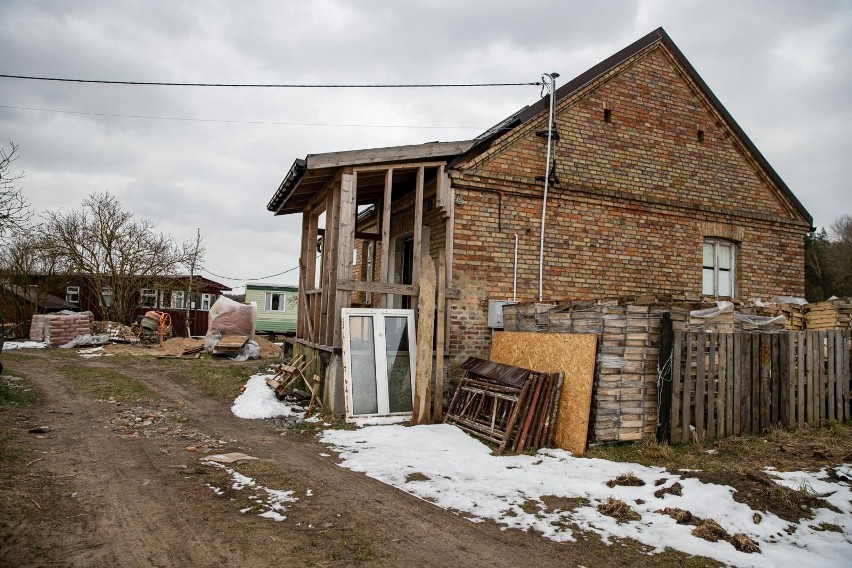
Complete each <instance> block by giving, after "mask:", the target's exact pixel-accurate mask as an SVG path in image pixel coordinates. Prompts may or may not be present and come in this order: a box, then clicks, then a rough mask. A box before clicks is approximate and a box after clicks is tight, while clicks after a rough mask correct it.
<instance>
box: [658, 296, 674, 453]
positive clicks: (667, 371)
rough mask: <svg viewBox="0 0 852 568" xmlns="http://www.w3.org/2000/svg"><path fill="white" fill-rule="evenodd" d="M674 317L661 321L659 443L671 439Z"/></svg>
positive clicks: (664, 316)
mask: <svg viewBox="0 0 852 568" xmlns="http://www.w3.org/2000/svg"><path fill="white" fill-rule="evenodd" d="M672 333H673V330H672V317H671V314H670V313H668V312H665V313H664V314H663V317H662V320H661V321H660V350H659V353H658V355H657V361H658V364H657V369H658V381H659V384H658V385H657V400H658V401H659V408H658V412H659V414H658V416H657V428H656V432H655V435H656V439H657V441H658V442H669V441H671V437H670V436H669V432H670V431H671V426H670V424H669V422H670V420H671V408H672V359H674V356H675V355H674V349H673V342H674V338H673V337H672Z"/></svg>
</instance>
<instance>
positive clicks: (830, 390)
mask: <svg viewBox="0 0 852 568" xmlns="http://www.w3.org/2000/svg"><path fill="white" fill-rule="evenodd" d="M837 335H840V334H839V333H835V332H834V331H829V332H826V367H827V368H826V382H825V386H826V391H827V393H826V402H827V404H828V406H827V408H826V415H825V418H826V420H831V421H834V420H836V419H837V412H835V403H836V402H837V397H836V395H835V390H836V389H837V370H836V369H835V366H834V359H835V357H834V338H835V336H837Z"/></svg>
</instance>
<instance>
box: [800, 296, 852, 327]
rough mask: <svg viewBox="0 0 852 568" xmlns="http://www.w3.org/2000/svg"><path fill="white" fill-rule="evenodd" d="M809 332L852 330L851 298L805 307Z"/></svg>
mask: <svg viewBox="0 0 852 568" xmlns="http://www.w3.org/2000/svg"><path fill="white" fill-rule="evenodd" d="M804 308H805V321H806V326H807V328H808V329H809V330H821V329H850V328H852V301H850V299H849V298H846V299H841V300H827V301H825V302H818V303H816V304H807V305H805V307H804Z"/></svg>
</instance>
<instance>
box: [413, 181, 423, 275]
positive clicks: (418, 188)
mask: <svg viewBox="0 0 852 568" xmlns="http://www.w3.org/2000/svg"><path fill="white" fill-rule="evenodd" d="M424 175H425V174H424V168H423V166H420V167H419V168H417V184H416V185H415V190H414V243H413V244H414V254H413V256H412V263H411V281H412V282H419V281H420V262H421V259H420V256H421V255H420V244H421V242H422V240H423V179H424Z"/></svg>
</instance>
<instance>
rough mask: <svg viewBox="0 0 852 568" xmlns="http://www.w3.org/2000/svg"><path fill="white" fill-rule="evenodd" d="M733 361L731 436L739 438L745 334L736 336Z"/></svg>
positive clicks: (741, 426)
mask: <svg viewBox="0 0 852 568" xmlns="http://www.w3.org/2000/svg"><path fill="white" fill-rule="evenodd" d="M732 351H733V354H732V355H733V361H731V373H732V375H733V376H732V380H731V382H732V383H733V391H734V392H733V397H732V398H733V401H732V402H731V405H732V407H733V408H732V414H733V416H732V421H733V426H732V429H731V434H733V435H734V436H739V435H740V434H742V431H743V430H742V428H743V423H742V396H743V372H742V371H743V369H742V357H743V334H742V333H738V334H736V335H734V348H733V350H732Z"/></svg>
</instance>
